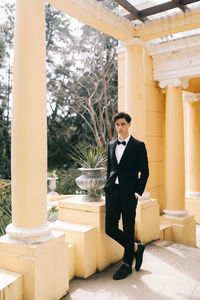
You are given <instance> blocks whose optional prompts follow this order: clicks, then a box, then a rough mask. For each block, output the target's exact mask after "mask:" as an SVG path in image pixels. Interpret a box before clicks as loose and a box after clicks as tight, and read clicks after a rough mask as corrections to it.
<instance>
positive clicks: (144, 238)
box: [135, 199, 160, 243]
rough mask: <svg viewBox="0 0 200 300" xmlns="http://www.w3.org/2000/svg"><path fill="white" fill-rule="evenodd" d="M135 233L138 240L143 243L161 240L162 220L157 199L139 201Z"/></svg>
mask: <svg viewBox="0 0 200 300" xmlns="http://www.w3.org/2000/svg"><path fill="white" fill-rule="evenodd" d="M135 233H136V239H137V240H139V241H140V242H142V243H148V242H150V241H154V240H157V239H159V237H160V220H159V205H158V201H157V199H141V200H139V201H138V205H137V209H136V219H135Z"/></svg>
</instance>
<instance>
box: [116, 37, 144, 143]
mask: <svg viewBox="0 0 200 300" xmlns="http://www.w3.org/2000/svg"><path fill="white" fill-rule="evenodd" d="M144 46H145V43H144V42H143V41H141V40H139V39H138V38H133V39H131V40H128V41H125V42H121V47H124V48H125V68H124V110H125V111H126V112H127V113H129V114H130V115H131V116H132V125H131V133H132V134H133V135H134V136H135V137H136V138H138V139H140V140H142V141H145V139H146V114H145V67H144Z"/></svg>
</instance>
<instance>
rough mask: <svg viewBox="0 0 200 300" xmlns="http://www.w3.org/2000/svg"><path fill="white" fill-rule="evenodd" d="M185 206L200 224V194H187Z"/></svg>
mask: <svg viewBox="0 0 200 300" xmlns="http://www.w3.org/2000/svg"><path fill="white" fill-rule="evenodd" d="M185 205H186V208H187V209H188V211H189V214H190V215H192V216H194V219H195V221H196V223H198V224H200V193H199V192H197V193H192V192H188V193H186V201H185Z"/></svg>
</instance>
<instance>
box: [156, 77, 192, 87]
mask: <svg viewBox="0 0 200 300" xmlns="http://www.w3.org/2000/svg"><path fill="white" fill-rule="evenodd" d="M159 86H160V87H161V88H162V89H163V88H166V87H167V86H171V87H177V86H180V87H182V88H184V89H186V88H187V87H188V78H171V79H162V80H160V82H159Z"/></svg>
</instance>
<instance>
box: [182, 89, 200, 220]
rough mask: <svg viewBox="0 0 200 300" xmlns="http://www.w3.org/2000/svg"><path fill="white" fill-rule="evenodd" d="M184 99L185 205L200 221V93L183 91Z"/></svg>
mask: <svg viewBox="0 0 200 300" xmlns="http://www.w3.org/2000/svg"><path fill="white" fill-rule="evenodd" d="M183 100H184V101H186V113H187V124H186V136H187V156H186V166H187V168H186V170H187V176H186V178H187V180H186V207H187V209H188V211H189V213H190V214H192V215H194V216H195V220H196V222H197V223H200V155H199V154H200V94H195V93H189V92H183Z"/></svg>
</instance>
